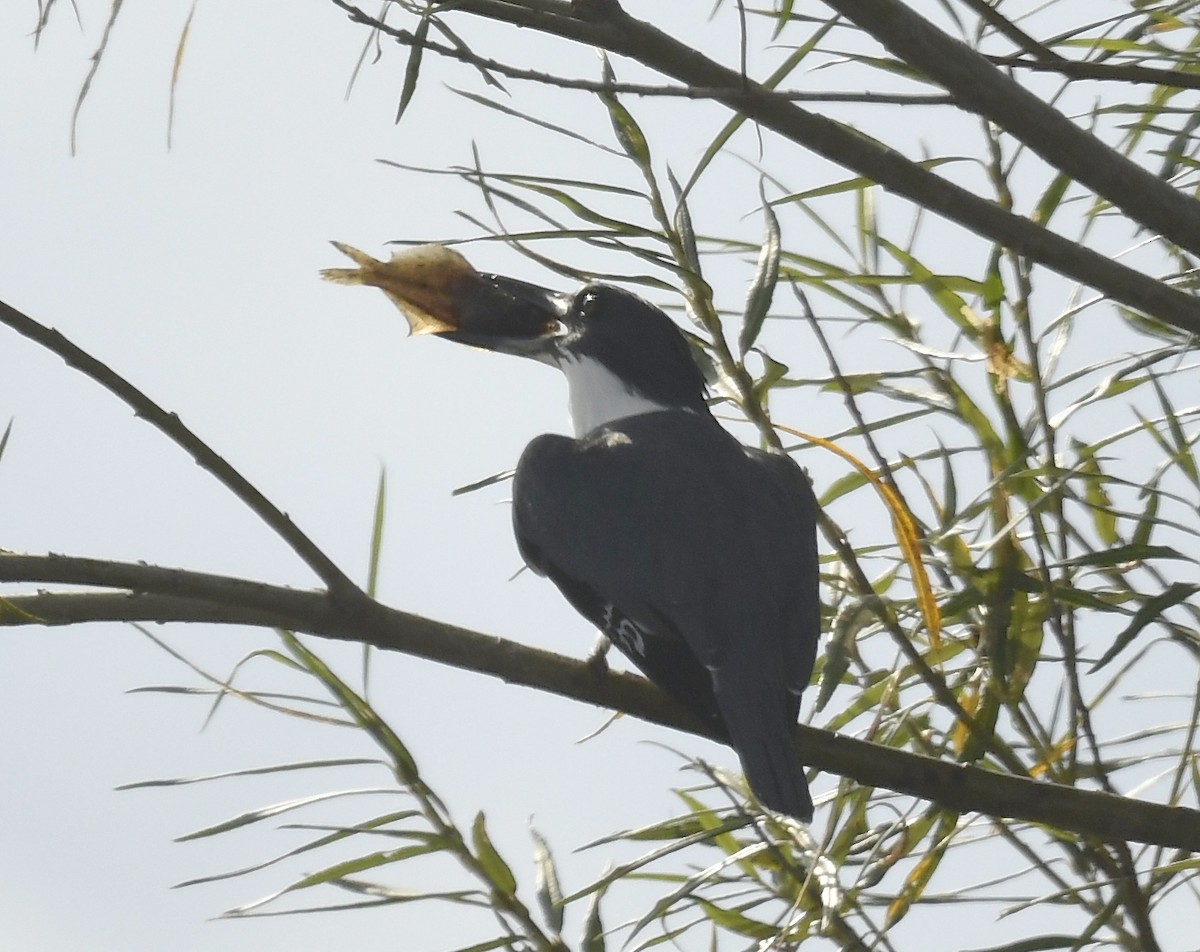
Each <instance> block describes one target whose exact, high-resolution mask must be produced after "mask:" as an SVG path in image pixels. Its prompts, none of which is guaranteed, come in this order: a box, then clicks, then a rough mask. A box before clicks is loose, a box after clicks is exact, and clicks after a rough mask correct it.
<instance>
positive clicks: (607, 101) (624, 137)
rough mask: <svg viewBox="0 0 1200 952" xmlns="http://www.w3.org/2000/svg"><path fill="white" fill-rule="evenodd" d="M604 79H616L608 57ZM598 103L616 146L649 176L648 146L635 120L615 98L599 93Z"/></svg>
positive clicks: (605, 63)
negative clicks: (604, 109) (613, 136)
mask: <svg viewBox="0 0 1200 952" xmlns="http://www.w3.org/2000/svg"><path fill="white" fill-rule="evenodd" d="M604 78H605V80H607V81H609V82H613V81H615V79H616V77H615V75H614V74H613V71H612V64H611V63H610V62H609V61H608V57H605V58H604ZM600 101H601V102H602V103H604V107H605V108H606V109H607V110H608V119H609V122H611V123H612V128H613V132H614V133H615V134H616V137H617V144H618V145H620V147H621V149H622V151H624V153H625V154H626V155H627V156H629V158H631V159H633V161H634V162H635V163H636V164H637V166H638V167H639V168H640V169H641V170H642V172H643V173H645V174H647V175H648V174H650V169H651V162H650V145H649V143H648V142H647V141H646V134H645V133H644V132H642V127H641V126H639V125H638V124H637V120H636V119H634V118H633V115H632V114H631V113H630V112H629V110H628V109H626V108H625V107H624V106H622V105H621V103H620V101H619V100H618V99H617V97H616V96H613V95H609V94H605V93H601V94H600Z"/></svg>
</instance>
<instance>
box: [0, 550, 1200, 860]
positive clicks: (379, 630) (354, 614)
mask: <svg viewBox="0 0 1200 952" xmlns="http://www.w3.org/2000/svg"><path fill="white" fill-rule="evenodd" d="M0 582H28V583H43V584H44V583H58V584H75V585H88V584H91V585H103V586H109V587H112V586H121V587H123V588H126V589H129V591H127V592H121V593H103V594H92V593H74V592H71V593H54V592H50V593H47V592H42V593H38V594H36V595H14V596H9V597H8V598H4V599H0V626H8V627H13V626H20V625H35V624H41V625H71V624H77V623H81V622H87V621H144V622H171V621H188V622H217V623H222V624H242V625H254V626H262V627H272V628H286V629H289V630H292V631H298V632H307V633H309V634H313V635H321V636H323V637H327V638H336V639H338V640H341V641H354V642H361V643H364V644H371V645H375V646H376V647H379V648H385V649H387V650H389V651H400V652H403V653H404V654H409V655H413V656H416V657H419V658H424V659H426V660H429V661H437V662H439V663H441V664H448V665H451V666H453V667H456V668H462V669H464V670H468V671H476V672H478V673H481V674H487V675H490V676H492V677H497V678H500V679H501V680H504V681H507V682H509V683H511V684H519V685H523V686H525V687H531V688H537V689H538V690H541V691H548V692H550V693H553V694H559V695H562V696H563V697H567V698H571V699H572V700H577V701H584V702H587V703H590V704H595V705H598V706H600V707H605V708H610V709H612V710H620V711H624V712H625V713H627V714H630V715H632V716H635V717H638V718H641V719H642V720H645V721H649V722H651V723H654V724H660V725H662V726H664V727H671V728H674V729H676V730H682V731H687V732H689V733H693V734H699V735H705V734H706V732H705V730H704V728H703V727H702V726H701V725H700V724H699V722H697V721H696V720H695V719H694V718H692V717H691V716H690V715H689V714H687V713H686V712H685V711H683V710H682V709H681V708H680V707H679V706H678V705H676V704H675V703H674V702H673V701H672V700H671V699H670V698H668V697H667V696H666V695H665V694H663V693H662V692H661V691H659V690H658V689H657V688H655V687H654V686H653V685H652V684H650V682H648V681H646V680H645V679H644V678H640V677H637V676H636V675H632V674H624V673H617V672H612V673H609V674H607V675H605V676H597V675H596V674H595V672H594V670H593V669H592V668H591V667H590V666H589V665H587V664H586V663H585V662H582V661H577V660H575V659H573V658H567V657H564V656H562V655H558V654H554V653H552V652H549V651H542V650H540V649H537V648H530V647H527V646H525V645H520V644H517V643H515V642H511V641H507V640H505V639H502V638H497V637H494V636H491V635H485V634H482V633H480V632H477V631H471V630H470V629H466V628H459V627H458V626H456V625H449V624H446V623H444V622H439V621H434V620H431V619H428V618H422V617H421V616H419V615H412V614H409V613H407V612H401V611H397V610H395V609H392V608H387V607H385V606H383V605H380V604H378V603H376V602H359V603H357V604H356V605H354V606H353V607H351V608H345V607H342V606H340V605H339V604H337V603H336V602H334V601H333V600H332V599H330V598H329V597H328V596H327V595H325V594H324V593H322V592H312V591H298V590H296V589H289V588H283V587H280V586H274V585H265V584H262V583H257V582H249V581H246V580H243V579H234V578H226V577H223V576H217V575H206V574H202V573H196V572H187V571H183V570H179V569H166V568H161V567H158V566H148V565H142V564H132V563H118V562H102V561H98V560H94V559H76V558H68V557H65V556H55V555H51V556H31V555H16V554H8V553H3V554H0ZM796 750H797V753H798V755H799V756H800V758H801V759H802V760H803V761H804V763H805V764H808V765H809V766H812V767H816V768H818V769H820V770H824V771H828V772H830V773H835V774H839V775H842V776H846V777H851V778H853V779H854V780H856V781H857V782H858V783H860V784H863V785H865V786H871V787H885V788H887V789H891V790H897V791H900V792H902V793H907V794H911V795H912V796H915V797H920V798H922V799H925V800H931V801H934V802H936V803H939V804H941V805H943V806H945V807H948V808H950V809H952V810H957V811H960V812H963V813H974V812H979V813H985V814H988V815H990V816H1003V817H1012V818H1014V819H1021V820H1027V821H1029V822H1032V823H1042V824H1046V825H1049V826H1052V827H1056V828H1058V829H1061V830H1069V831H1073V832H1075V833H1078V834H1081V835H1084V836H1095V837H1099V838H1101V839H1103V840H1106V841H1110V842H1111V841H1117V842H1124V841H1129V840H1132V841H1135V842H1140V843H1150V844H1155V845H1159V846H1165V847H1170V848H1176V849H1185V850H1190V851H1193V852H1196V851H1200V811H1197V810H1189V809H1186V808H1183V807H1168V806H1162V805H1160V804H1155V803H1146V802H1143V801H1139V800H1133V799H1128V798H1125V797H1118V796H1113V795H1112V794H1107V793H1100V792H1097V791H1090V790H1080V789H1077V788H1073V787H1065V786H1059V785H1056V784H1051V783H1044V782H1037V781H1033V780H1027V779H1024V778H1021V777H1014V776H1009V775H1005V774H999V773H993V772H991V771H988V770H984V769H981V768H979V767H974V766H969V765H966V764H952V763H944V762H942V761H938V760H934V759H933V758H930V757H923V756H920V755H917V754H912V753H908V752H906V751H901V750H896V749H894V748H891V747H883V746H880V745H877V744H872V743H868V742H866V741H861V740H855V739H853V738H850V737H846V736H843V735H841V734H835V733H832V732H829V731H823V730H819V729H817V728H813V727H808V726H806V725H798V726H797V727H796Z"/></svg>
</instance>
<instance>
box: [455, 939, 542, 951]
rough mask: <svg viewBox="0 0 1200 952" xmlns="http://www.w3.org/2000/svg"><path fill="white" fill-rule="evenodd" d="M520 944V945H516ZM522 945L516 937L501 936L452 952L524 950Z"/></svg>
mask: <svg viewBox="0 0 1200 952" xmlns="http://www.w3.org/2000/svg"><path fill="white" fill-rule="evenodd" d="M518 943H520V945H518ZM524 947H525V946H524V943H523V942H522V940H521V939H520V938H519V937H517V936H511V935H502V936H500V937H499V938H496V939H490V940H489V941H487V942H480V943H478V944H477V945H468V946H466V947H465V948H461V949H455V950H454V952H490V950H491V949H513V948H524Z"/></svg>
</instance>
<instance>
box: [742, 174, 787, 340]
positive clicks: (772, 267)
mask: <svg viewBox="0 0 1200 952" xmlns="http://www.w3.org/2000/svg"><path fill="white" fill-rule="evenodd" d="M758 194H759V196H760V197H761V198H762V209H763V221H764V225H765V234H764V235H763V243H762V247H761V248H760V249H759V253H758V267H757V268H756V269H755V272H754V280H753V282H751V284H750V290H749V292H748V293H747V295H746V308H745V311H744V313H743V314H742V330H741V333H740V334H738V348H739V349H740V350H741V352H742V355H743V356H744V355H745V354H746V353H747V351H749V350H750V348H751V347H753V346H754V342H755V341H756V340H758V335H759V333H760V332H761V331H762V326H763V321H765V320H766V319H767V314H768V312H769V311H770V310H771V301H772V299H773V298H774V296H775V287H776V285H777V284H778V283H779V247H780V234H779V219H777V218H776V217H775V212H774V211H772V210H771V206H770V204H769V203H768V202H767V196H766V192H765V191H764V190H763V183H762V182H761V181H760V182H759V183H758Z"/></svg>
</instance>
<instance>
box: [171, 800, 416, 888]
mask: <svg viewBox="0 0 1200 952" xmlns="http://www.w3.org/2000/svg"><path fill="white" fill-rule="evenodd" d="M419 815H420V814H419V813H418V812H417V811H416V810H401V811H399V812H397V813H386V814H384V815H383V816H380V817H375V818H374V819H371V820H367V821H365V822H363V823H358V824H356V825H354V826H351V827H342V828H339V829H335V830H333V831H332V832H331V833H328V834H326V835H325V836H320V837H318V838H317V839H315V840H310V841H309V842H307V843H304V844H303V845H301V846H297V847H296V848H295V849H290V850H288V851H287V852H286V853H280V854H279V855H278V856H275V857H273V858H272V859H268V860H264V861H263V862H261V863H255V864H254V865H252V866H243V867H241V868H239V869H231V870H226V871H225V872H223V873H213V874H211V875H209V876H198V877H196V878H195V879H185V880H184V881H183V882H179V883H176V884H175V885H174V886H172V887H171V888H172V889H183V888H184V887H186V886H198V885H201V884H203V883H215V882H220V881H221V880H225V879H237V878H238V877H239V876H245V875H247V874H249V873H257V872H258V871H259V870H263V869H267V868H268V867H271V866H274V865H275V864H277V863H281V862H283V861H284V860H286V859H291V858H292V857H293V856H300V855H301V854H303V853H308V852H311V851H312V850H316V849H320V848H321V847H323V846H328V845H329V844H330V843H337V842H340V841H342V840H345V839H348V838H350V837H353V836H357V835H359V834H360V833H371V832H374V831H375V830H376V829H377V828H378V827H381V826H387V825H389V824H391V823H399V822H400V821H401V820H408V819H411V818H412V817H414V816H419ZM282 829H293V830H295V829H313V827H307V826H304V825H303V824H296V823H291V824H286V825H285V826H283V827H282ZM412 835H416V834H412Z"/></svg>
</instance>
